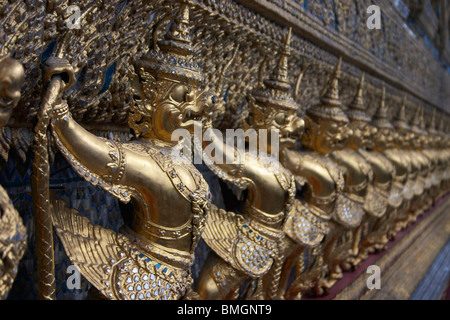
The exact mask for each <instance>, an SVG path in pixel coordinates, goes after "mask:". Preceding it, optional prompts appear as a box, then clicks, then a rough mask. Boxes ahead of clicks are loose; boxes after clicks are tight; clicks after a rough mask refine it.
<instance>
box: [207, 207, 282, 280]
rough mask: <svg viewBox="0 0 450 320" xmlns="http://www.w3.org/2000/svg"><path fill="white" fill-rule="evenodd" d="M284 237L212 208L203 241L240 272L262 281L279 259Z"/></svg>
mask: <svg viewBox="0 0 450 320" xmlns="http://www.w3.org/2000/svg"><path fill="white" fill-rule="evenodd" d="M282 235H283V232H282V231H279V232H277V231H275V230H273V233H272V232H270V231H269V232H267V230H266V232H265V231H263V230H262V229H259V228H258V227H257V225H255V223H254V222H253V221H251V220H248V219H246V218H245V217H243V216H241V215H238V214H235V213H233V212H227V211H225V210H223V209H219V208H217V207H216V206H214V205H211V211H210V212H209V214H208V218H207V221H206V225H205V229H204V231H203V234H202V238H203V240H204V241H205V242H206V244H207V245H208V246H209V247H210V248H211V249H212V250H213V251H214V252H215V253H216V254H217V255H219V256H220V257H221V258H222V259H224V260H225V261H226V262H228V263H229V264H230V265H231V266H233V267H234V268H236V269H237V270H239V271H241V272H244V273H245V274H247V275H249V276H251V277H261V276H263V275H264V274H266V273H267V272H268V271H269V269H270V267H271V266H272V263H273V261H274V258H275V257H277V255H278V250H279V248H278V240H279V239H280V238H281V237H282Z"/></svg>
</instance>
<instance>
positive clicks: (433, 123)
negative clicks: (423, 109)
mask: <svg viewBox="0 0 450 320" xmlns="http://www.w3.org/2000/svg"><path fill="white" fill-rule="evenodd" d="M428 128H429V129H431V130H436V108H433V113H432V114H431V120H430V125H429V126H428Z"/></svg>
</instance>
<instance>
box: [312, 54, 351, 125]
mask: <svg viewBox="0 0 450 320" xmlns="http://www.w3.org/2000/svg"><path fill="white" fill-rule="evenodd" d="M341 62H342V58H341V57H340V58H339V60H338V63H337V64H336V68H335V70H334V74H333V78H332V79H331V82H330V83H329V85H328V86H327V87H326V88H325V93H324V94H323V95H322V97H321V98H320V103H319V104H318V105H315V106H312V107H310V108H308V110H306V114H307V115H311V116H316V117H319V118H325V119H333V120H336V121H342V122H348V118H347V116H346V115H345V113H344V111H343V110H342V108H341V106H342V102H341V100H340V98H339V76H340V72H341V71H340V69H341Z"/></svg>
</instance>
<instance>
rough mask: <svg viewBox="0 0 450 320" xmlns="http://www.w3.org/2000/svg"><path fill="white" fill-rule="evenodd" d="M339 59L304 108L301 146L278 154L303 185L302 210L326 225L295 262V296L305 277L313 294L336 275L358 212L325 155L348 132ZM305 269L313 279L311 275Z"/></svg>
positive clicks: (359, 215)
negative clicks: (307, 254)
mask: <svg viewBox="0 0 450 320" xmlns="http://www.w3.org/2000/svg"><path fill="white" fill-rule="evenodd" d="M340 65H341V59H339V61H338V63H337V65H336V69H335V71H334V74H333V77H332V79H331V81H330V83H329V84H328V85H327V86H326V87H325V88H324V93H323V95H322V97H321V101H320V104H318V105H314V106H311V107H309V108H308V109H307V110H306V116H305V124H306V126H305V132H304V133H303V135H302V138H301V142H302V144H303V146H304V147H305V148H306V149H307V150H305V151H303V150H296V149H286V150H285V151H284V154H283V155H282V157H281V159H282V160H281V161H282V164H283V165H284V166H285V167H286V168H287V169H289V170H290V171H291V172H292V173H293V174H294V175H295V176H296V178H297V179H298V180H299V182H300V184H302V185H304V187H303V188H302V191H301V194H302V202H301V203H302V206H303V207H304V209H305V212H308V213H311V214H312V215H313V216H316V217H318V219H319V221H328V224H329V227H330V230H331V231H330V233H329V234H327V236H326V237H325V239H324V241H322V243H321V245H320V247H318V248H315V250H314V254H313V256H314V258H310V259H309V265H308V266H305V267H304V268H299V270H302V271H301V272H299V276H298V277H297V279H296V280H295V281H294V283H292V285H291V287H292V289H289V290H290V291H291V293H290V295H291V296H297V293H298V292H297V293H296V291H305V282H308V283H309V284H310V285H312V286H313V287H314V288H315V289H314V290H315V292H316V293H317V294H323V293H324V290H327V289H328V288H330V287H331V286H332V285H333V284H334V283H335V282H336V281H337V280H338V279H339V278H341V277H342V269H341V263H344V262H345V261H347V260H348V259H349V257H350V255H351V246H352V242H353V241H352V238H353V230H354V228H357V227H358V226H359V225H360V223H361V221H362V218H363V216H364V209H363V202H364V201H362V202H361V203H359V202H356V201H355V200H352V199H353V198H352V195H349V194H348V190H346V189H345V179H344V175H345V172H346V169H345V167H343V166H340V165H338V164H337V162H336V161H334V160H333V159H332V158H330V156H329V155H330V154H331V153H333V152H334V151H337V150H342V149H343V148H345V146H346V145H347V143H348V141H349V139H350V137H351V135H352V130H351V129H350V127H349V121H348V118H347V116H346V115H345V113H344V112H343V110H342V108H341V104H342V103H341V101H340V99H339V88H338V80H339V75H340ZM299 259H302V258H299ZM297 263H298V264H302V263H303V261H301V260H300V261H298V262H297ZM310 272H311V273H312V275H313V277H314V278H315V279H311V275H309V273H310ZM302 274H303V276H302ZM308 287H309V285H308Z"/></svg>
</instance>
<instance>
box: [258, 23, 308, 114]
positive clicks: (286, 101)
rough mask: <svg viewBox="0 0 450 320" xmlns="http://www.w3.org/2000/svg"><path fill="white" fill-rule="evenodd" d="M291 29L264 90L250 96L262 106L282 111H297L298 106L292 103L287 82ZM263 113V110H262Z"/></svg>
mask: <svg viewBox="0 0 450 320" xmlns="http://www.w3.org/2000/svg"><path fill="white" fill-rule="evenodd" d="M291 32H292V29H291V28H289V31H288V33H287V36H286V38H285V40H284V46H283V48H282V49H281V51H280V53H279V56H278V62H277V65H276V66H275V68H274V69H273V71H272V73H271V75H270V76H269V78H268V79H265V80H264V81H263V82H264V85H265V89H262V88H258V89H255V90H252V91H251V92H250V95H251V96H252V97H253V98H255V100H256V101H257V102H258V103H260V104H261V105H263V106H266V107H269V106H270V107H272V108H277V109H283V110H293V111H297V110H298V109H299V105H298V104H297V103H296V102H295V101H294V99H293V97H292V95H291V94H290V92H289V90H290V89H291V85H290V84H289V82H288V57H289V56H290V47H289V44H290V39H291ZM263 111H264V110H263Z"/></svg>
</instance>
